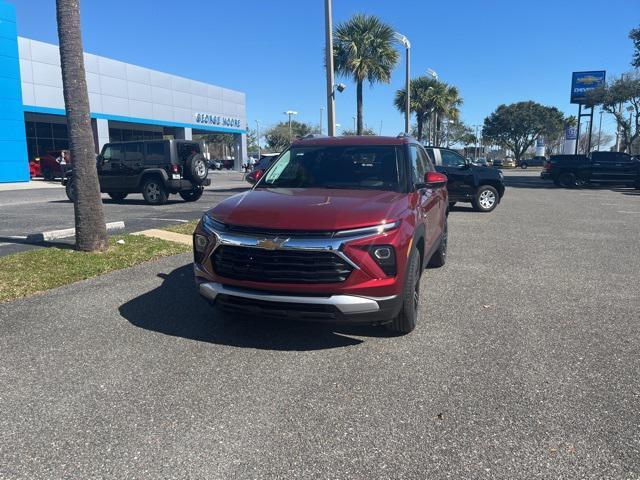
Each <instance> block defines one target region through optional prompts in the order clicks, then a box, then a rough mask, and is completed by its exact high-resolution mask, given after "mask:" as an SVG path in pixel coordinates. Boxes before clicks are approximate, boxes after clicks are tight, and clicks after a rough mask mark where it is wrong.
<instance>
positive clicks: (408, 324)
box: [385, 247, 422, 335]
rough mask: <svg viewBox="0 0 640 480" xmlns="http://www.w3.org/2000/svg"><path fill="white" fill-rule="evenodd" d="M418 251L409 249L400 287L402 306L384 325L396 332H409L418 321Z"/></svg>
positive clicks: (419, 271)
mask: <svg viewBox="0 0 640 480" xmlns="http://www.w3.org/2000/svg"><path fill="white" fill-rule="evenodd" d="M421 273H422V272H421V267H420V252H419V251H418V249H417V248H415V247H413V248H412V249H411V255H410V257H409V262H408V263H407V275H406V277H405V281H404V287H403V288H402V308H401V309H400V313H399V314H398V316H397V317H396V318H394V319H393V321H392V322H391V323H388V324H386V325H385V327H386V328H387V329H388V330H390V331H392V332H394V333H397V334H400V335H405V334H407V333H411V332H412V331H413V330H414V329H415V328H416V324H417V323H418V306H419V303H420V274H421Z"/></svg>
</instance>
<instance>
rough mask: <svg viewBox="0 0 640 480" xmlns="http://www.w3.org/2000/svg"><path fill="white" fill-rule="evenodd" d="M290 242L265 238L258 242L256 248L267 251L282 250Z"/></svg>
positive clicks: (284, 239) (285, 239)
mask: <svg viewBox="0 0 640 480" xmlns="http://www.w3.org/2000/svg"><path fill="white" fill-rule="evenodd" d="M288 241H289V239H288V238H279V237H276V238H265V239H263V240H258V242H257V243H256V247H258V248H263V249H265V250H280V249H281V248H282V246H283V245H284V244H285V243H287V242H288Z"/></svg>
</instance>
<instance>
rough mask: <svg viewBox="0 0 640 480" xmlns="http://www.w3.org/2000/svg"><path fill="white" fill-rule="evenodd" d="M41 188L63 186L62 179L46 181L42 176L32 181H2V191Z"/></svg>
mask: <svg viewBox="0 0 640 480" xmlns="http://www.w3.org/2000/svg"><path fill="white" fill-rule="evenodd" d="M41 188H63V187H62V184H61V183H60V180H51V181H45V180H43V179H42V178H34V179H31V181H30V182H15V183H0V192H9V191H11V190H36V189H41Z"/></svg>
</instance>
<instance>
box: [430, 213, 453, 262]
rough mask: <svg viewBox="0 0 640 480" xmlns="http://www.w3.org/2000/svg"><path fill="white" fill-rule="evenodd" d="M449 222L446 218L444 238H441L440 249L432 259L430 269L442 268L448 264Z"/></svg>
mask: <svg viewBox="0 0 640 480" xmlns="http://www.w3.org/2000/svg"><path fill="white" fill-rule="evenodd" d="M448 223H449V222H448V221H447V219H446V217H445V219H444V230H443V231H442V237H440V245H439V246H438V249H437V250H436V251H435V252H434V253H433V255H432V256H431V259H430V260H429V265H428V266H429V267H431V268H440V267H443V266H444V264H445V263H447V243H448V239H449V225H448Z"/></svg>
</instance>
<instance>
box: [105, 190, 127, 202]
mask: <svg viewBox="0 0 640 480" xmlns="http://www.w3.org/2000/svg"><path fill="white" fill-rule="evenodd" d="M107 195H109V196H110V197H111V198H112V199H113V200H115V201H116V202H121V201H122V200H124V199H125V198H127V195H128V194H127V193H122V192H109V193H107Z"/></svg>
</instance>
